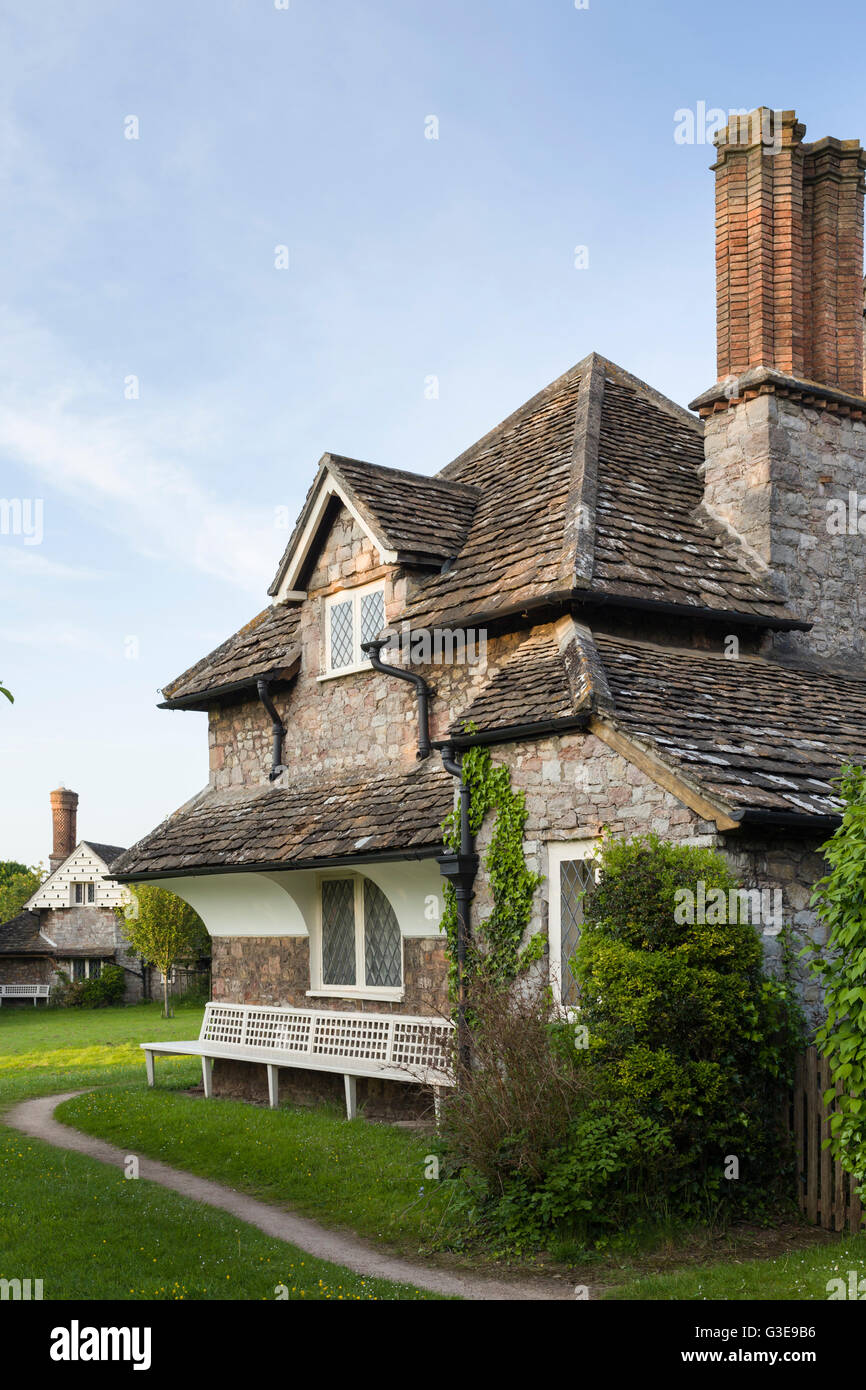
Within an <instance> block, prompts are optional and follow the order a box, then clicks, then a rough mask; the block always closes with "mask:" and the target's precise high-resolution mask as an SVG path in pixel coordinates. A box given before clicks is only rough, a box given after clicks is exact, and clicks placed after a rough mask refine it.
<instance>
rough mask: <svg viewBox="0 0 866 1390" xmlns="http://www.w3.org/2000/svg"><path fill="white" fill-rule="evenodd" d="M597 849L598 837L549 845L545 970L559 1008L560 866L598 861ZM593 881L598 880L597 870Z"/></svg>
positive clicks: (569, 1009)
mask: <svg viewBox="0 0 866 1390" xmlns="http://www.w3.org/2000/svg"><path fill="white" fill-rule="evenodd" d="M600 849H601V838H600V837H599V836H595V837H594V838H592V839H583V840H557V841H548V845H547V881H548V884H549V885H550V896H549V899H548V904H547V948H548V969H549V972H550V987H551V990H552V991H553V997H554V999H555V1000H556V1002H557V1004H559V1005H560V1007H561V1006H562V979H561V976H560V973H559V972H560V969H561V964H560V962H561V960H562V884H561V870H562V865H563V864H567V863H569V862H570V861H571V860H573V859H597V858H598V854H599V850H600ZM595 877H596V878H598V869H597V868H596V870H595ZM567 1007H568V1011H569V1013H571V1014H576V1013H577V1012H578V1011H577V1009H575V1008H574V1006H573V1005H569V1006H567Z"/></svg>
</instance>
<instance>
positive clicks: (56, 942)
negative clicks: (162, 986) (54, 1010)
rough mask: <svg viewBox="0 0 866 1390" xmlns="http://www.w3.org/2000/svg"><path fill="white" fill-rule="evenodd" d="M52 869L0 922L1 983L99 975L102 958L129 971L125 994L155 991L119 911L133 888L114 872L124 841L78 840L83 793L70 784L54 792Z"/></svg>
mask: <svg viewBox="0 0 866 1390" xmlns="http://www.w3.org/2000/svg"><path fill="white" fill-rule="evenodd" d="M51 816H52V824H53V832H54V836H53V844H52V850H51V854H50V855H49V867H50V870H51V872H50V873H49V875H48V877H47V878H46V879H45V881H44V883H42V884H41V885H40V887H39V888H38V889H37V891H36V892H35V893H34V894H33V896H32V897H31V898H30V899H29V900H28V901H27V903H25V905H24V909H23V911H22V912H20V913H19V914H18V916H17V917H13V918H12V920H11V921H9V922H4V923H2V924H0V985H11V984H30V985H33V984H41V985H48V986H51V985H53V984H56V983H57V982H58V979H59V976H58V971H63V972H64V973H65V974H67V975H68V976H69V978H70V979H73V980H87V979H94V978H95V977H96V976H97V975H99V974H100V972H101V971H102V968H103V966H104V965H109V964H110V965H120V966H122V968H123V970H124V971H125V973H126V982H127V984H126V994H125V998H126V1001H127V1002H132V1001H134V1000H136V999H141V998H142V997H145V998H149V997H150V986H151V981H150V969H149V967H146V966H145V967H142V964H141V962H140V961H139V960H138V959H137V958H136V957H134V956H132V955H131V954H130V951H129V948H128V946H127V943H126V941H125V939H124V936H123V931H122V928H121V923H120V922H119V920H118V918H117V915H116V913H115V911H114V909H115V908H116V907H121V906H123V905H124V903H126V902H128V901H129V892H128V890H127V889H126V888H124V887H123V885H122V884H120V883H118V882H117V881H116V880H114V879H112V878H111V877H110V876H109V869H110V866H111V863H112V861H113V860H115V859H117V858H118V856H119V855H121V854H124V853H125V850H124V849H123V848H122V847H121V846H120V845H105V844H102V843H101V842H99V841H97V840H77V838H76V836H77V828H76V827H77V816H78V795H77V793H76V792H73V791H69V790H68V789H67V788H66V787H58V788H57V790H56V791H53V792H52V793H51Z"/></svg>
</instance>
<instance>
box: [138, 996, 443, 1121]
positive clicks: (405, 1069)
mask: <svg viewBox="0 0 866 1390" xmlns="http://www.w3.org/2000/svg"><path fill="white" fill-rule="evenodd" d="M452 1034H453V1025H452V1024H451V1023H449V1022H448V1020H447V1019H444V1018H420V1017H415V1016H414V1015H408V1014H373V1013H364V1014H362V1013H334V1012H333V1011H332V1010H331V1009H291V1008H272V1007H269V1006H268V1005H262V1004H214V1003H210V1004H208V1005H207V1006H206V1007H205V1013H204V1019H203V1020H202V1025H201V1032H200V1034H199V1037H198V1040H197V1041H194V1042H146V1043H141V1047H142V1048H143V1049H144V1058H145V1064H146V1067H147V1084H148V1086H152V1085H153V1084H154V1067H153V1059H154V1056H155V1054H156V1053H161V1054H162V1055H163V1056H191V1057H201V1067H202V1081H203V1083H204V1093H205V1096H207V1097H208V1098H210V1097H211V1096H212V1095H213V1062H214V1059H215V1058H221V1057H222V1058H225V1059H227V1060H231V1061H237V1062H260V1063H261V1064H262V1065H263V1066H265V1067H267V1071H268V1097H269V1100H270V1104H271V1107H272V1108H273V1107H275V1106H276V1104H277V1095H278V1085H277V1083H278V1078H277V1070H278V1068H279V1067H298V1068H301V1069H302V1070H305V1071H321V1072H336V1073H337V1074H338V1075H342V1077H343V1080H344V1084H345V1089H346V1115H347V1117H348V1119H350V1120H353V1119H354V1118H355V1115H356V1114H357V1095H356V1091H357V1087H356V1078H357V1077H359V1076H369V1077H375V1078H377V1079H379V1080H387V1081H404V1082H414V1083H415V1084H416V1085H419V1086H431V1087H432V1088H433V1094H434V1097H435V1101H436V1109H437V1111H438V1108H439V1092H440V1089H441V1087H443V1086H450V1085H452V1084H453V1077H452V1075H451V1069H450V1055H451V1041H452Z"/></svg>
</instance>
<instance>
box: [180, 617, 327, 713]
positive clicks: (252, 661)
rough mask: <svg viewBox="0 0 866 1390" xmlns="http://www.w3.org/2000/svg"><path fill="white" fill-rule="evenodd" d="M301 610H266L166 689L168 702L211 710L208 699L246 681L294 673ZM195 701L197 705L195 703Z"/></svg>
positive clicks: (298, 648)
mask: <svg viewBox="0 0 866 1390" xmlns="http://www.w3.org/2000/svg"><path fill="white" fill-rule="evenodd" d="M298 616H299V615H298V609H297V607H293V606H292V605H290V604H275V605H274V606H273V607H271V608H266V609H264V611H263V612H261V613H259V614H258V616H257V617H255V618H253V620H252V622H249V623H247V625H246V627H242V628H241V630H240V632H236V633H235V634H234V636H232V637H229V638H228V640H227V641H225V642H223V643H222V644H221V646H219V647H217V648H216V649H215V650H214V651H212V652H210V653H209V655H208V656H205V657H202V659H201V661H197V662H196V664H195V665H194V666H190V668H189V670H188V671H184V673H183V675H182V676H178V677H177V679H176V680H173V681H171V682H170V683H169V684H168V685H166V686H164V687H163V691H162V693H163V695H164V696H165V699H166V703H167V704H169V705H170V704H172V703H174V702H176V701H179V700H182V701H183V702H184V703H185V704H187V705H189V706H190V707H192V708H195V707H196V705H199V707H200V708H202V709H204V708H206V707H207V703H208V701H207V699H202V700H201V702H200V703H199V701H198V700H197V699H196V697H198V696H209V697H210V699H213V698H215V697H218V696H219V694H220V692H221V691H222V692H223V693H226V691H227V689H228V690H230V689H231V688H232V687H233V686H235V685H237V684H238V683H239V682H242V681H249V682H252V681H254V680H257V679H258V678H259V677H262V676H266V675H273V676H275V677H276V676H277V675H279V674H280V673H283V674H284V678H287V674H288V673H289V672H291V670H292V667H293V665H294V664H295V663H296V662H297V660H298V657H299V655H300V646H299V645H298V641H297V631H298ZM194 702H195V703H194Z"/></svg>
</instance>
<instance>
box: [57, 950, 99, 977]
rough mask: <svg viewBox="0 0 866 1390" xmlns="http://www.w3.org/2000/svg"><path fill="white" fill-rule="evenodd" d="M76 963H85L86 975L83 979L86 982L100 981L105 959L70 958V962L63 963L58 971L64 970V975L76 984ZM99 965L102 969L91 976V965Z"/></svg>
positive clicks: (93, 957)
mask: <svg viewBox="0 0 866 1390" xmlns="http://www.w3.org/2000/svg"><path fill="white" fill-rule="evenodd" d="M76 961H81V962H82V963H83V965H84V975H83V976H82V978H83V979H85V980H98V979H99V976H100V975H101V973H102V966H103V965H104V964H105V960H104V957H102V956H70V957H69V959H68V960H64V961H61V963H60V965H59V966H58V969H60V970H62V971H63V973H64V975H68V976H69V978H70V980H72V981H73V982H74V980H75V964H76ZM97 963H98V964H99V967H100V968H99V970H98V971H96V972H95V973H94V974H93V975H91V973H90V967H91V965H96V964H97ZM109 963H110V962H109Z"/></svg>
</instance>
